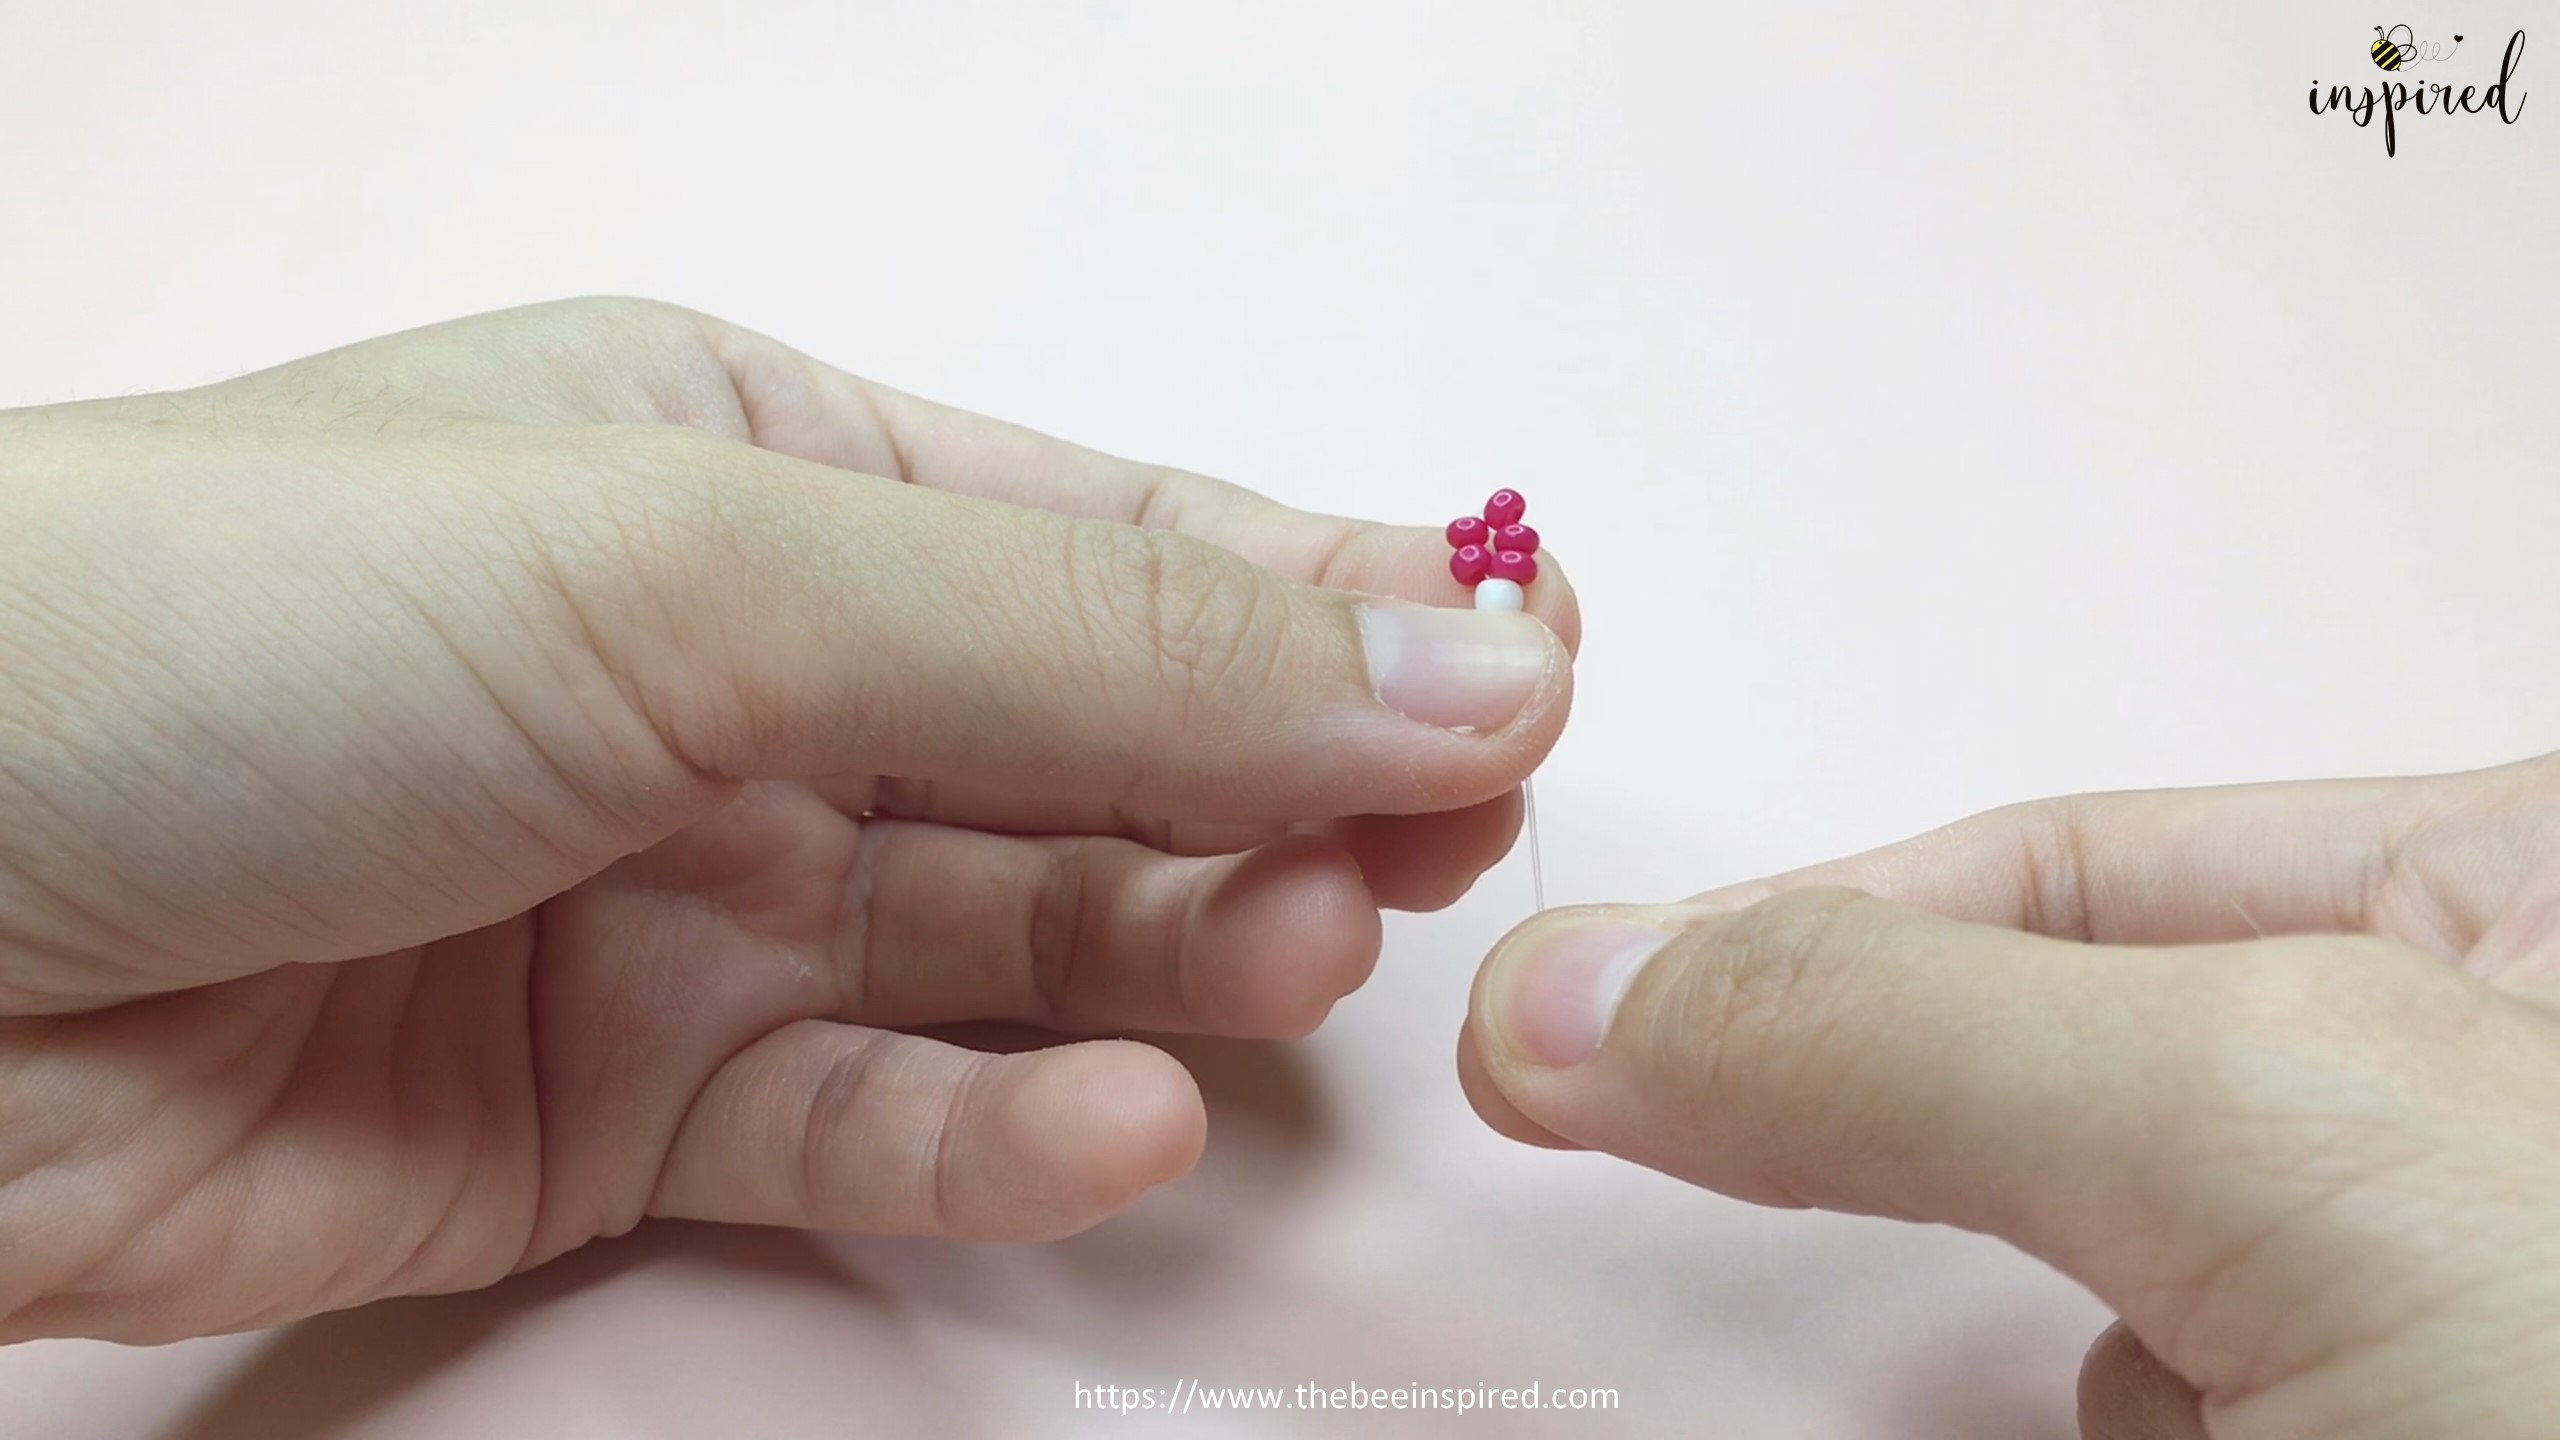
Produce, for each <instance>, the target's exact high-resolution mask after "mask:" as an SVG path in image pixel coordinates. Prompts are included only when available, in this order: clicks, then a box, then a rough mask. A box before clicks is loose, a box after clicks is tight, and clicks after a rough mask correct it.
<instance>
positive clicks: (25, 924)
mask: <svg viewBox="0 0 2560 1440" xmlns="http://www.w3.org/2000/svg"><path fill="white" fill-rule="evenodd" d="M1469 488H1471V489H1472V488H1474V487H1472V486H1470V487H1469ZM1447 559H1448V551H1447V548H1446V546H1445V545H1444V544H1443V542H1442V540H1441V537H1440V535H1439V533H1438V532H1437V531H1436V530H1428V529H1397V528H1390V527H1386V526H1380V525H1370V524H1362V523H1357V522H1354V521H1349V520H1340V519H1331V518H1326V517H1320V516H1315V515H1307V514H1301V513H1298V512H1296V511H1292V510H1289V509H1286V508H1284V507H1282V506H1279V505H1276V504H1273V503H1272V502H1270V501H1268V500H1265V499H1263V498H1261V497H1260V496H1257V495H1254V494H1251V493H1250V492H1247V491H1245V490H1242V489H1239V488H1236V487H1234V486H1231V485H1225V484H1221V483H1219V482H1216V481H1212V480H1207V479H1203V478H1201V477H1199V476H1194V475H1186V474H1182V473H1180V472H1177V471H1172V470H1168V469H1164V468H1161V467H1157V466H1148V465H1137V464H1132V463H1129V462H1126V461H1121V460H1115V459H1112V458H1110V457H1108V456H1104V455H1098V454H1095V453H1093V452H1091V451H1087V450H1082V449H1078V448H1076V447H1074V446H1071V445H1066V444H1063V443H1060V442H1058V441H1055V440H1051V439H1048V438H1046V437H1043V436H1039V435H1035V434H1032V433H1030V432H1028V431H1025V430H1021V429H1018V428H1016V427H1013V426H1009V425H1003V424H999V423H997V422H995V421H991V420H986V419H982V418H979V417H977V416H972V415H966V414H962V413H959V412H956V411H952V410H947V409H943V408H941V407H939V406H934V405H930V404H927V403H924V402H922V401H919V400H916V399H913V398H911V397H908V396H905V395H901V394H898V393H896V392H895V391H891V390H887V389H884V388H881V387H879V386H875V385H870V384H866V383H865V382H862V381H860V380H857V379H855V378H853V377H852V376H849V375H845V374H843V373H841V372H839V371H836V370H833V369H830V368H828V367H826V366H824V365H821V364H819V363H817V362H816V361H814V360H811V359H809V358H808V357H806V356H803V355H799V354H796V353H794V352H792V351H790V350H788V349H786V348H784V347H783V346H781V345H779V344H776V343H775V342H773V341H771V340H767V339H765V338H763V337H761V336H758V335H753V334H750V333H748V332H746V331H743V330H740V329H738V328H736V327H734V326H730V325H725V324H722V323H721V322H719V321H716V320H713V319H710V318H709V317H706V316H701V315H695V314H691V313H689V312H686V311H682V310H678V309H676V308H674V307H672V306H664V305H654V304H644V303H638V302H630V301H582V302H573V303H569V304H562V305H551V306H543V307H537V308H534V309H530V310H522V311H514V312H508V313H504V314H498V315H488V316H482V317H479V318H476V319H472V320H466V321H460V322H457V323H454V324H450V325H443V326H438V327H435V328H432V329H428V330H422V331H417V332H413V333H411V334H407V335H399V336H393V337H390V338H388V339H384V340H379V341H374V342H371V343H368V344H364V345H359V346H356V347H353V348H352V349H348V350H344V351H339V352H336V353H333V354H329V355H323V356H318V357H315V358H313V359H309V360H304V361H300V362H297V363H294V364H291V365H287V366H284V367H281V368H279V369H276V370H272V371H268V372H265V373H262V374H258V375H252V376H247V377H244V378H242V379H239V380H234V381H230V382H227V383H224V384H220V385H214V386H210V387H207V388H205V389H201V390H194V391H187V392H183V393H178V394H170V395H151V396H140V397H133V398H128V399H120V400H113V401H102V402H94V403H88V404H79V405H67V406H58V407H52V408H49V409H43V410H35V411H19V412H11V413H7V414H0V1339H16V1338H23V1337H28V1336H34V1335H60V1334H78V1335H96V1336H106V1337H111V1338H116V1339H123V1340H143V1341H148V1340H164V1339H171V1338H176V1337H180V1336H185V1335H193V1334H201V1333H207V1332H211V1331H219V1330H229V1329H238V1328H242V1327H246V1326H252V1325H260V1324H268V1323H273V1322H276V1321H279V1320H284V1319H289V1318H292V1317H294V1316H297V1315H302V1314H307V1313H310V1312H311V1311H314V1310H320V1309H327V1308H331V1307H336V1306H343V1305H350V1304H354V1303H357V1302H360V1301H363V1300H368V1299H371V1298H374V1297H376V1296H383V1295H393V1294H404V1293H416V1292H424V1291H440V1290H454V1289H462V1288H467V1287H470V1286H474V1285H480V1284H485V1283H487V1282H489V1281H491V1280H494V1279H497V1278H498V1277H500V1276H503V1275H506V1274H508V1273H510V1272H512V1271H515V1270H518V1269H521V1268H524V1267H526V1266H530V1265H535V1264H539V1263H541V1262H542V1261H544V1260H546V1259H548V1258H550V1257H552V1256H554V1255H557V1254H559V1253H561V1252H562V1251H564V1250H567V1249H570V1248H572V1247H574V1246H577V1245H580V1244H583V1243H585V1242H586V1241H588V1240H589V1239H592V1238H594V1237H596V1236H599V1235H610V1234H614V1233H618V1232H620V1231H622V1230H625V1229H628V1228H629V1227H631V1226H632V1225H634V1224H636V1223H637V1222H638V1221H639V1220H640V1219H641V1218H642V1217H643V1216H644V1215H668V1216H681V1217H689V1218H697V1219H711V1220H724V1221H738V1222H747V1223H758V1224H779V1225H799V1226H809V1227H823V1228H830V1229H846V1230H861V1231H872V1232H885V1233H909V1234H934V1235H952V1236H968V1237H976V1238H1006V1239H1028V1238H1039V1237H1047V1236H1055V1235H1061V1234H1065V1233H1068V1232H1070V1231H1073V1230H1076V1229H1080V1228H1082V1227H1084V1226H1086V1225H1090V1224H1092V1223H1094V1222H1095V1221H1096V1220H1099V1219H1101V1218H1102V1217H1104V1216H1106V1215H1109V1214H1111V1213H1113V1212H1114V1211H1116V1210H1118V1209H1120V1208H1121V1207H1123V1206H1125V1205H1127V1204H1129V1203H1130V1202H1131V1201H1132V1200H1134V1199H1135V1198H1136V1197H1137V1196H1138V1195H1139V1194H1141V1193H1142V1192H1144V1191H1145V1190H1146V1189H1147V1188H1148V1187H1149V1186H1151V1185H1154V1184H1158V1183H1161V1182H1163V1181H1165V1180H1168V1179H1171V1178H1172V1177H1174V1176H1176V1175H1179V1174H1181V1173H1182V1172H1183V1171H1184V1170H1186V1169H1188V1168H1189V1166H1190V1165H1191V1163H1192V1161H1193V1159H1194V1158H1195V1157H1196V1156H1197V1154H1198V1153H1199V1149H1200V1146H1201V1142H1202V1127H1203V1124H1204V1119H1203V1114H1202V1107H1201V1100H1200V1097H1199V1094H1198V1092H1197V1090H1196V1089H1195V1087H1194V1086H1193V1084H1192V1082H1191V1078H1190V1076H1189V1075H1188V1074H1186V1073H1185V1072H1184V1071H1183V1069H1182V1067H1181V1066H1180V1065H1178V1064H1176V1063H1175V1062H1174V1061H1173V1060H1172V1059H1171V1058H1170V1057H1168V1056H1166V1055H1165V1054H1164V1053H1162V1052H1161V1051H1158V1050H1156V1049H1153V1048H1151V1047H1149V1046H1145V1045H1142V1044H1138V1043H1134V1042H1130V1041H1126V1040H1119V1039H1111V1038H1085V1039H1082V1040H1081V1041H1080V1043H1070V1044H1059V1045H1056V1046H1054V1047H1047V1048H1040V1049H1036V1050H1031V1051H1028V1052H1024V1053H988V1052H987V1051H984V1050H980V1049H972V1048H967V1047H964V1046H961V1045H958V1044H953V1043H950V1039H951V1034H950V1031H949V1029H948V1028H947V1027H951V1026H965V1025H970V1024H973V1023H977V1022H996V1023H1011V1024H1020V1025H1028V1026H1033V1027H1038V1028H1040V1029H1042V1030H1045V1031H1047V1032H1050V1033H1051V1035H1052V1037H1053V1038H1067V1039H1075V1038H1077V1037H1110V1036H1114V1035H1117V1034H1119V1033H1122V1032H1126V1031H1132V1030H1139V1031H1162V1032H1178V1031H1194V1032H1203V1033H1209V1034H1218V1035H1229V1036H1275V1035H1294V1034H1299V1033H1303V1032H1304V1031H1306V1030H1308V1029H1311V1028H1312V1027H1313V1026H1315V1025H1316V1024H1317V1023H1318V1022H1319V1021H1320V1020H1321V1019H1322V1018H1323V1017H1324V1015H1325V1013H1326V1012H1327V1010H1328V1009H1329V1008H1330V1007H1331V1005H1332V1004H1333V1002H1334V1000H1335V999H1336V998H1337V997H1339V996H1341V995H1343V994H1344V993H1346V992H1348V991H1349V990H1350V989H1352V988H1353V987H1355V986H1357V985H1358V984H1359V983H1360V982H1361V981H1362V980H1363V979H1364V978H1365V977H1366V976H1367V974H1368V972H1369V968H1370V966H1371V965H1372V964H1373V963H1374V961H1375V960H1376V957H1377V951H1378V944H1379V918H1378V911H1379V908H1380V907H1381V906H1396V907H1404V908H1429V907H1433V906H1437V905H1441V904H1445V903H1447V902H1448V901H1449V900H1451V899H1453V898H1455V897H1456V895H1457V894H1458V893H1459V892H1460V891H1461V890H1463V889H1464V888H1465V887H1466V885H1467V884H1468V883H1469V882H1470V881H1471V880H1472V879H1473V877H1474V876H1475V875H1476V874H1477V873H1478V872H1479V871H1480V870H1481V869H1483V868H1484V867H1485V866H1487V865H1489V864H1491V863H1492V862H1493V861H1494V859H1495V858H1497V857H1498V856H1499V855H1501V854H1502V852H1503V851H1504V850H1505V849H1506V848H1507V847H1508V846H1509V844H1510V842H1511V839H1512V836H1513V834H1514V833H1515V831H1516V829H1517V827H1518V824H1519V813H1520V812H1519V800H1518V792H1517V787H1518V785H1519V783H1520V781H1521V778H1522V777H1523V776H1525V775H1526V774H1527V773H1528V772H1529V770H1530V768H1531V767H1533V766H1534V765H1535V764H1536V763H1537V761H1538V758H1539V757H1540V756H1541V755H1543V754H1544V753H1545V752H1546V749H1547V747H1548V746H1549V745H1551V744H1553V743H1554V740H1555V736H1556V734H1557V732H1558V730H1559V729H1560V728H1561V727H1562V725H1563V723H1564V713H1565V707H1566V704H1567V702H1568V697H1569V695H1570V690H1571V666H1570V661H1569V657H1568V654H1567V649H1566V646H1569V644H1570V642H1571V640H1572V637H1573V634H1574V625H1573V609H1572V598H1571V593H1570V591H1569V590H1568V589H1567V588H1566V586H1565V584H1564V582H1563V580H1562V579H1561V577H1558V578H1555V579H1552V580H1549V581H1546V582H1544V583H1542V584H1541V585H1540V586H1539V587H1538V589H1539V597H1538V605H1537V607H1536V608H1537V612H1538V613H1537V616H1536V618H1534V619H1532V618H1525V617H1522V616H1519V615H1491V614H1477V613H1474V612H1471V611H1469V612H1459V611H1454V610H1448V609H1432V608H1424V607H1421V606H1414V605H1407V604H1396V603H1387V602H1383V601H1378V600H1375V599H1374V598H1364V596H1366V597H1376V596H1382V595H1386V596H1402V597H1405V599H1406V600H1409V601H1427V602H1434V603H1436V604H1437V605H1439V606H1443V607H1446V606H1453V605H1455V604H1456V603H1457V602H1458V601H1459V600H1460V599H1461V598H1462V596H1461V593H1460V592H1459V590H1458V588H1457V586H1456V583H1455V582H1454V581H1453V580H1452V579H1451V578H1450V576H1449V573H1448V568H1447ZM1541 620H1543V621H1544V622H1545V627H1544V628H1542V626H1541V625H1540V624H1539V623H1538V622H1539V621H1541ZM1551 632H1552V633H1551ZM1559 637H1562V640H1563V642H1564V643H1563V644H1559Z"/></svg>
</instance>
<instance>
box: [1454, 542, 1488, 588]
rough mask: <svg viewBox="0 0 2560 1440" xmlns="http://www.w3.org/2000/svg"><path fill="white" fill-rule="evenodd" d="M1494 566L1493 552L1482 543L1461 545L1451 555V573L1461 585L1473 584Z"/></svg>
mask: <svg viewBox="0 0 2560 1440" xmlns="http://www.w3.org/2000/svg"><path fill="white" fill-rule="evenodd" d="M1492 568H1493V552H1492V551H1489V550H1487V549H1485V548H1484V547H1483V546H1481V545H1461V546H1459V547H1458V548H1457V550H1456V551H1455V552H1453V553H1452V554H1451V555H1450V556H1449V573H1450V574H1452V575H1455V576H1457V577H1458V583H1459V584H1461V585H1473V584H1474V583H1476V582H1477V581H1479V580H1482V579H1483V578H1484V577H1485V572H1486V571H1488V570H1490V569H1492Z"/></svg>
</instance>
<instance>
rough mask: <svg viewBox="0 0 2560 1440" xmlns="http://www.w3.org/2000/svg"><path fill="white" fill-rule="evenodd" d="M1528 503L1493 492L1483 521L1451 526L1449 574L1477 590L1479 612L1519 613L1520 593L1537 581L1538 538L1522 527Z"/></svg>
mask: <svg viewBox="0 0 2560 1440" xmlns="http://www.w3.org/2000/svg"><path fill="white" fill-rule="evenodd" d="M1528 512H1529V502H1528V501H1526V500H1523V499H1521V498H1520V492H1519V491H1517V490H1496V491H1494V492H1493V498H1492V499H1490V500H1487V501H1485V502H1484V513H1483V514H1482V515H1461V516H1459V517H1458V518H1457V519H1455V520H1452V521H1450V522H1449V531H1448V534H1449V545H1450V548H1451V554H1450V556H1449V573H1450V574H1452V575H1454V576H1456V577H1457V578H1458V583H1459V584H1461V585H1472V586H1474V587H1475V588H1476V608H1477V609H1479V610H1517V609H1519V608H1520V605H1521V591H1522V589H1524V588H1525V587H1526V586H1527V585H1528V584H1529V583H1530V582H1531V581H1533V580H1536V579H1537V578H1538V532H1537V531H1535V530H1532V529H1530V528H1529V527H1528V526H1526V525H1523V524H1521V523H1520V517H1521V516H1523V515H1525V514H1527V513H1528Z"/></svg>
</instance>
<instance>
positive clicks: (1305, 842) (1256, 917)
mask: <svg viewBox="0 0 2560 1440" xmlns="http://www.w3.org/2000/svg"><path fill="white" fill-rule="evenodd" d="M1219 863H1220V864H1222V865H1223V866H1224V870H1223V873H1220V874H1218V876H1217V878H1216V879H1215V880H1214V881H1213V882H1212V883H1211V884H1210V885H1209V886H1208V887H1207V889H1206V890H1205V891H1204V892H1203V893H1202V895H1201V897H1200V899H1199V900H1198V902H1197V908H1196V909H1195V910H1194V912H1193V917H1192V925H1193V938H1192V940H1191V941H1190V944H1191V945H1192V946H1193V947H1194V948H1195V950H1196V951H1197V952H1199V953H1202V954H1203V956H1204V960H1205V963H1204V965H1203V967H1202V970H1201V972H1200V978H1201V980H1202V981H1203V983H1204V985H1205V986H1206V987H1207V988H1208V990H1209V992H1210V993H1208V994H1207V995H1206V996H1204V997H1203V998H1204V1002H1205V1003H1204V1005H1203V1009H1204V1010H1206V1011H1207V1012H1208V1014H1207V1015H1206V1016H1204V1017H1203V1018H1204V1020H1207V1021H1209V1022H1212V1023H1214V1024H1216V1025H1218V1026H1219V1028H1221V1029H1225V1030H1229V1031H1232V1032H1235V1033H1240V1034H1247V1035H1255V1036H1268V1037H1272V1038H1291V1037H1295V1036H1300V1035H1304V1034H1307V1033H1309V1032H1310V1031H1312V1030H1314V1029H1315V1028H1316V1027H1317V1026H1318V1025H1320V1024H1322V1023H1323V1022H1324V1019H1325V1017H1326V1016H1327V1015H1328V1014H1330V1013H1331V1012H1332V1009H1333V1005H1334V1002H1335V1001H1337V1000H1340V999H1341V998H1342V997H1343V996H1345V995H1348V994H1350V993H1351V992H1352V991H1354V990H1357V989H1359V988H1360V986H1361V985H1362V984H1363V983H1365V982H1366V981H1367V980H1368V978H1369V975H1370V973H1371V972H1372V971H1373V970H1374V969H1375V968H1376V967H1377V963H1378V952H1379V950H1380V948H1381V947H1382V946H1383V944H1384V943H1385V926H1384V922H1383V920H1382V918H1381V917H1380V915H1379V913H1378V905H1377V901H1376V900H1375V898H1374V897H1372V895H1371V894H1370V891H1369V886H1368V883H1367V881H1366V880H1365V879H1364V878H1363V876H1362V873H1361V867H1360V864H1359V862H1358V861H1357V860H1355V859H1354V858H1353V857H1352V855H1351V853H1350V852H1349V851H1348V850H1346V849H1344V848H1343V847H1342V846H1341V845H1339V844H1337V843H1335V842H1334V841H1332V840H1330V839H1326V838H1324V837H1321V836H1314V835H1295V836H1288V837H1285V838H1283V839H1280V840H1275V841H1273V842H1271V843H1270V844H1268V845H1264V846H1262V847H1260V848H1258V849H1255V850H1251V851H1248V852H1246V853H1245V854H1243V855H1240V856H1237V857H1235V858H1234V859H1233V860H1231V861H1225V862H1219Z"/></svg>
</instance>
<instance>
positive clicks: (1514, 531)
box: [1492, 525, 1538, 555]
mask: <svg viewBox="0 0 2560 1440" xmlns="http://www.w3.org/2000/svg"><path fill="white" fill-rule="evenodd" d="M1492 548H1493V549H1495V550H1517V551H1519V552H1520V553H1521V554H1523V555H1535V554H1537V553H1538V532H1537V531H1535V530H1532V529H1530V528H1529V527H1528V526H1526V525H1505V526H1503V527H1502V528H1501V529H1499V530H1496V531H1495V532H1493V546H1492Z"/></svg>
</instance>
